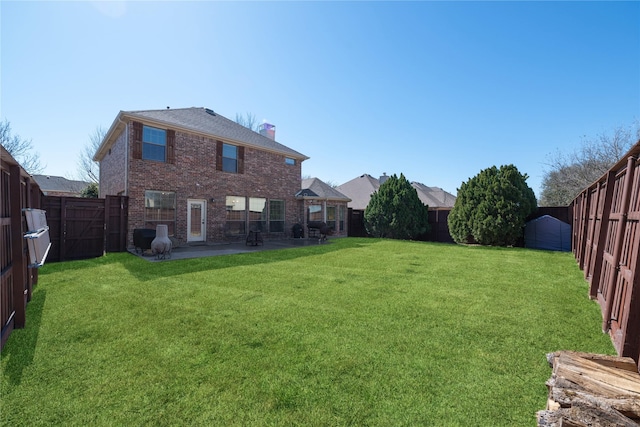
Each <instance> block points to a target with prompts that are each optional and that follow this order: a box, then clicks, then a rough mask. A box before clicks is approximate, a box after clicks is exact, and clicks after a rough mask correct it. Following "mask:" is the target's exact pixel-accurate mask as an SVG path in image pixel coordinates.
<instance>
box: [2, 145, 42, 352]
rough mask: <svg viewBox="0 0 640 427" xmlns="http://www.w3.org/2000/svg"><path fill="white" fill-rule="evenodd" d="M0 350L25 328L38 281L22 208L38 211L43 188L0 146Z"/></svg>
mask: <svg viewBox="0 0 640 427" xmlns="http://www.w3.org/2000/svg"><path fill="white" fill-rule="evenodd" d="M0 154H1V156H0V336H1V339H0V349H1V348H3V347H4V344H5V342H6V341H7V339H8V338H9V335H10V334H11V331H13V329H14V328H23V327H24V326H25V322H26V306H27V302H29V301H31V295H32V292H33V287H34V286H35V285H36V283H37V282H38V270H37V269H36V268H30V267H29V253H28V249H27V243H26V241H25V239H24V237H23V236H24V233H26V232H27V231H28V230H27V225H26V219H25V216H24V214H23V213H22V209H25V208H38V207H39V205H40V194H41V193H40V187H38V184H36V182H35V181H34V180H33V179H31V177H30V176H29V174H28V173H27V172H25V170H24V169H22V167H20V165H19V164H18V162H16V160H15V159H14V158H13V157H12V156H11V155H10V154H9V153H8V152H7V151H6V150H5V148H4V147H2V146H0Z"/></svg>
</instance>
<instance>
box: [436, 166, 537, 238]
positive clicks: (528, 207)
mask: <svg viewBox="0 0 640 427" xmlns="http://www.w3.org/2000/svg"><path fill="white" fill-rule="evenodd" d="M527 178H528V176H527V175H526V174H524V175H523V174H521V173H520V172H519V171H518V169H517V168H516V167H515V166H514V165H507V166H500V169H498V168H497V167H495V166H492V167H490V168H488V169H485V170H483V171H480V173H479V174H478V175H476V176H475V177H473V178H471V179H469V181H467V182H464V183H462V185H461V187H460V189H459V190H458V197H457V199H456V202H455V205H454V206H453V209H452V210H451V213H450V214H449V218H448V223H449V233H450V234H451V237H453V239H454V240H455V241H456V242H458V243H470V242H476V243H480V244H482V245H494V246H508V245H514V244H515V243H516V242H517V241H518V240H519V239H521V238H522V236H523V229H524V224H525V219H526V218H527V216H529V215H530V214H532V213H533V212H534V211H535V210H536V208H537V202H536V196H535V194H534V192H533V190H532V189H531V188H530V187H529V186H528V185H527V183H526V180H527Z"/></svg>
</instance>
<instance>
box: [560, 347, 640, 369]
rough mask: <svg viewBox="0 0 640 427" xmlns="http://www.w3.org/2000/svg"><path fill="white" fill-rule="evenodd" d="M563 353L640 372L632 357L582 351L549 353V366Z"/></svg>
mask: <svg viewBox="0 0 640 427" xmlns="http://www.w3.org/2000/svg"><path fill="white" fill-rule="evenodd" d="M560 353H562V354H568V355H574V356H577V357H580V358H582V359H586V360H591V361H593V362H596V363H598V364H600V365H602V366H608V367H610V368H616V369H624V370H625V371H631V372H634V373H637V372H638V366H637V365H636V362H635V360H633V359H632V358H630V357H620V356H609V355H607V354H593V353H583V352H581V351H556V352H555V353H549V354H547V362H549V367H551V368H553V362H554V360H555V359H556V358H557V357H559V356H560Z"/></svg>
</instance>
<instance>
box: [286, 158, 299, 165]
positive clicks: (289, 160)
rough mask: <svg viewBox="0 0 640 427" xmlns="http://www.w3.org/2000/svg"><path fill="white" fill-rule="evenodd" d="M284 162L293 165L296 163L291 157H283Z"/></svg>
mask: <svg viewBox="0 0 640 427" xmlns="http://www.w3.org/2000/svg"><path fill="white" fill-rule="evenodd" d="M284 163H285V164H286V165H295V164H296V159H292V158H291V157H285V158H284Z"/></svg>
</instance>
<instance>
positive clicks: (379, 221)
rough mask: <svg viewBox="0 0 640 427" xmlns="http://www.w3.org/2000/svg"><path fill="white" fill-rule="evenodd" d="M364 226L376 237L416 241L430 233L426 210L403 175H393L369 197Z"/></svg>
mask: <svg viewBox="0 0 640 427" xmlns="http://www.w3.org/2000/svg"><path fill="white" fill-rule="evenodd" d="M364 223H365V227H366V229H367V233H369V234H370V235H372V236H375V237H389V238H392V239H416V238H417V237H418V236H419V235H421V234H424V233H426V232H427V231H428V230H429V214H428V207H427V206H426V205H424V204H423V203H422V201H421V200H420V198H419V197H418V193H417V191H416V189H415V188H413V187H412V186H411V184H410V183H409V181H407V179H406V178H405V177H404V175H402V174H400V177H399V178H398V177H397V176H396V175H395V174H394V175H392V176H390V177H389V178H388V179H387V180H386V181H385V182H384V183H382V185H381V186H380V188H379V189H378V191H376V192H375V193H373V195H372V196H371V200H370V201H369V204H368V205H367V208H366V209H365V211H364Z"/></svg>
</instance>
